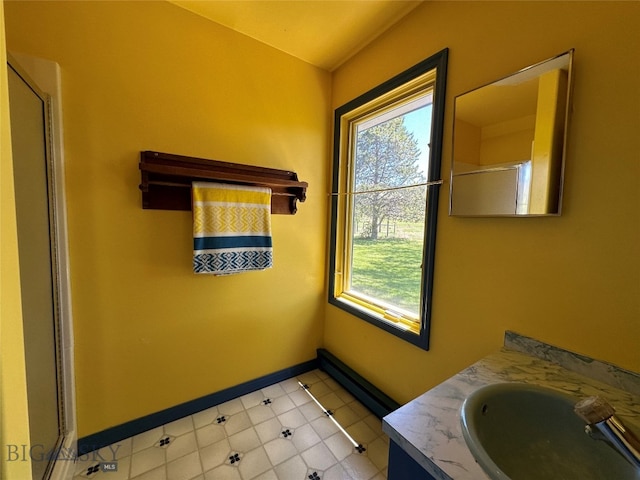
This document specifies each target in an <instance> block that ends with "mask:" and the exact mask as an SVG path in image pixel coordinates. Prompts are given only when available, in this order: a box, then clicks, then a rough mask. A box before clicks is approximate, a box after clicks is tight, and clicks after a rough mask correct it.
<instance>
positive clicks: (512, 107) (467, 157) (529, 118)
mask: <svg viewBox="0 0 640 480" xmlns="http://www.w3.org/2000/svg"><path fill="white" fill-rule="evenodd" d="M572 59H573V50H571V51H569V52H567V53H564V54H562V55H559V56H557V57H555V58H552V59H549V60H546V61H544V62H541V63H538V64H536V65H532V66H530V67H527V68H525V69H523V70H520V71H519V72H517V73H515V74H514V75H511V76H509V77H506V78H504V79H502V80H499V81H497V82H494V83H491V84H489V85H485V86H483V87H480V88H477V89H475V90H472V91H470V92H468V93H465V94H463V95H460V96H458V97H456V99H455V109H454V110H455V111H454V119H455V120H454V130H453V132H454V133H453V159H452V162H451V187H450V195H449V214H450V215H460V216H526V215H534V216H538V215H559V214H560V206H561V200H562V182H563V170H564V152H565V139H566V133H567V120H568V112H569V103H570V96H571V95H570V91H571V83H572V81H571V80H572V78H571V77H572V74H571V64H572Z"/></svg>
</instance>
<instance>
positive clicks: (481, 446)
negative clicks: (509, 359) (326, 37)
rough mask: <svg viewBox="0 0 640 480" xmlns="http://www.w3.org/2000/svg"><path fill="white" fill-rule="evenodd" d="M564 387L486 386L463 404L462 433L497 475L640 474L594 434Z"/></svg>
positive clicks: (619, 477)
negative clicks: (579, 415) (586, 431)
mask: <svg viewBox="0 0 640 480" xmlns="http://www.w3.org/2000/svg"><path fill="white" fill-rule="evenodd" d="M578 400H579V399H578V398H573V397H571V396H568V395H566V394H564V393H562V392H558V391H556V390H552V389H549V388H544V387H540V386H536V385H528V384H523V383H500V384H496V385H488V386H485V387H481V388H479V389H478V390H476V391H475V392H473V393H472V394H471V395H469V397H467V399H466V400H465V401H464V403H463V405H462V412H461V413H462V433H463V435H464V438H465V440H466V442H467V445H468V446H469V449H470V450H471V453H472V454H473V456H474V457H475V459H476V460H477V462H478V463H479V464H480V465H481V466H482V468H483V469H484V470H485V472H486V473H487V474H488V475H489V477H490V478H491V479H492V480H640V471H639V470H637V469H635V468H634V467H633V466H632V465H631V464H630V463H629V462H627V461H626V460H625V459H624V458H623V457H622V456H621V455H620V454H619V453H618V452H616V451H615V450H614V449H613V448H611V447H610V446H608V445H607V444H606V443H604V442H601V441H597V440H594V439H592V438H591V437H589V436H588V435H587V434H586V433H585V431H584V427H585V424H584V422H583V421H582V420H581V419H580V418H579V417H578V416H577V415H576V414H575V413H574V411H573V407H574V405H575V404H576V402H578Z"/></svg>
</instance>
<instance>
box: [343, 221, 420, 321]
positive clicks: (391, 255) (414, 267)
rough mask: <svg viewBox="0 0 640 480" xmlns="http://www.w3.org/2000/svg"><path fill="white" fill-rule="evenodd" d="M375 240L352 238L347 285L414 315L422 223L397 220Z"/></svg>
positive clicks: (416, 309) (418, 278) (418, 283)
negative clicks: (392, 226)
mask: <svg viewBox="0 0 640 480" xmlns="http://www.w3.org/2000/svg"><path fill="white" fill-rule="evenodd" d="M389 230H390V232H395V234H393V236H391V235H392V234H391V233H390V235H389V236H385V233H386V228H383V231H382V232H381V233H380V236H379V237H378V239H377V240H371V239H368V238H359V237H356V238H354V240H353V257H352V258H353V264H352V272H351V288H352V289H353V290H356V291H358V292H361V293H364V294H366V295H370V296H372V297H376V298H379V299H381V300H384V301H385V302H388V303H390V304H392V305H396V306H398V307H401V308H403V309H405V310H408V311H410V312H413V313H415V314H418V311H419V309H420V287H421V279H422V269H421V265H422V246H423V230H424V224H423V223H422V222H419V223H397V224H395V226H394V228H393V229H391V228H390V229H389Z"/></svg>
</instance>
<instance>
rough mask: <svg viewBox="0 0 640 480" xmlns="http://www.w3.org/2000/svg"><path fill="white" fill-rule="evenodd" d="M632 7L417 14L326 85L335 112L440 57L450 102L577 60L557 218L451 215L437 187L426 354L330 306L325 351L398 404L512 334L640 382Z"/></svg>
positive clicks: (548, 6) (639, 178)
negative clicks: (523, 71) (555, 59)
mask: <svg viewBox="0 0 640 480" xmlns="http://www.w3.org/2000/svg"><path fill="white" fill-rule="evenodd" d="M638 24H640V4H638V3H637V2H620V3H618V2H566V3H565V2H531V3H528V2H496V3H489V2H469V3H466V2H465V3H462V2H426V3H425V4H424V5H422V6H420V7H418V9H417V10H415V12H413V13H412V14H411V15H409V17H407V18H406V19H404V20H403V21H402V22H401V23H400V24H398V25H397V26H396V27H394V28H393V29H392V30H390V31H389V32H387V33H386V34H385V35H383V36H382V37H380V38H379V39H377V40H376V42H374V43H373V44H371V45H370V46H369V47H367V48H366V49H365V50H363V51H362V52H360V53H359V54H358V55H357V56H356V57H354V58H353V59H351V60H350V61H349V62H348V63H346V64H345V65H343V66H342V67H341V68H340V69H339V70H338V71H337V72H335V74H334V81H333V107H334V108H336V107H338V106H340V105H342V104H344V103H346V102H347V101H349V100H351V99H352V98H354V97H356V96H357V95H359V94H361V93H363V92H364V91H366V90H368V89H370V88H372V87H374V86H375V85H377V84H379V83H381V82H383V81H384V80H386V79H388V78H390V77H392V76H393V75H396V74H397V73H399V72H401V71H403V70H405V69H406V68H408V67H410V66H412V65H414V64H415V63H417V62H418V61H420V60H422V59H424V58H426V57H427V56H429V55H431V54H433V53H435V52H437V51H439V50H441V49H442V48H444V47H449V49H450V50H449V72H448V80H447V101H446V112H445V128H444V152H443V160H442V171H443V176H444V177H445V178H448V172H449V168H450V158H451V135H452V125H453V117H452V114H453V99H454V97H455V96H456V95H459V94H461V93H463V92H466V91H469V90H470V89H472V88H474V87H477V86H479V85H484V84H486V83H489V82H491V81H493V80H496V79H499V78H502V77H504V76H506V75H508V74H510V73H512V72H515V71H517V70H519V69H520V68H522V67H525V66H527V65H530V64H534V63H537V62H539V61H541V60H544V59H546V58H550V57H552V56H555V55H557V54H559V53H562V52H564V51H567V50H569V49H570V48H571V47H575V49H576V52H575V84H574V86H575V89H574V113H573V119H572V124H571V129H570V133H569V142H568V158H567V164H566V179H565V189H564V210H563V213H562V216H560V217H553V218H524V219H510V218H452V217H448V215H447V203H448V202H447V195H448V182H446V184H445V187H444V188H443V189H441V195H440V204H439V205H440V208H439V218H438V235H437V246H436V264H435V285H434V293H433V317H432V322H433V323H432V327H431V350H430V351H429V352H425V351H422V350H419V349H418V348H416V347H413V346H410V345H408V344H407V343H405V342H402V341H400V340H398V339H396V338H395V337H392V336H390V335H388V334H386V333H385V332H383V331H382V330H380V329H378V328H376V327H374V326H371V325H369V324H368V323H366V322H363V321H361V320H359V319H357V318H355V317H352V316H350V315H347V314H345V313H344V312H342V311H340V310H339V309H336V308H334V307H332V306H329V307H327V315H326V320H325V337H324V343H325V347H326V348H327V349H328V350H330V351H331V352H333V353H334V354H335V355H337V356H338V357H339V358H341V359H342V360H344V361H345V362H346V363H347V364H349V365H350V366H351V367H353V368H354V369H355V370H357V371H358V372H359V373H361V374H362V375H363V376H365V377H366V378H367V379H368V380H370V381H372V382H373V383H374V384H376V385H377V386H378V387H380V388H381V389H382V390H383V391H385V392H387V393H388V394H389V395H391V396H392V397H395V398H396V399H397V400H398V401H401V402H405V401H407V400H409V399H411V398H413V397H415V396H416V395H418V394H420V393H422V392H423V391H425V390H426V389H428V388H430V387H431V386H433V385H434V384H436V383H438V382H439V381H441V380H443V379H444V378H446V377H448V376H449V375H451V374H453V373H455V372H457V371H459V370H460V369H462V368H464V367H465V366H467V365H469V364H470V363H471V362H473V361H475V360H477V359H478V358H480V357H482V356H483V355H485V354H487V353H488V352H490V351H493V350H495V349H497V348H499V347H500V346H501V344H502V342H503V335H504V331H505V330H506V329H512V330H515V331H518V332H521V333H523V334H527V335H530V336H533V337H536V338H539V339H541V340H544V341H547V342H549V343H552V344H556V345H559V346H562V347H565V348H568V349H571V350H574V351H577V352H581V353H584V354H587V355H591V356H594V357H596V358H600V359H603V360H607V361H610V362H613V363H616V364H619V365H620V366H622V367H625V368H628V369H631V370H634V371H640V348H639V345H640V344H639V342H640V321H639V319H640V213H639V212H640V210H639V206H640V188H639V187H640V155H639V154H638V152H639V150H640V149H639V147H638V139H637V138H638V132H637V129H638V121H639V118H638V112H640V97H639V93H638V92H639V91H638V85H639V84H640V71H639V70H640V64H639V60H638V58H639V57H638V52H639V51H640V37H639V36H638V34H637V26H638Z"/></svg>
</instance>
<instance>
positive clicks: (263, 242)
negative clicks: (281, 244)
mask: <svg viewBox="0 0 640 480" xmlns="http://www.w3.org/2000/svg"><path fill="white" fill-rule="evenodd" d="M255 247H272V241H271V237H264V236H257V235H248V236H239V237H196V238H194V239H193V249H194V250H217V249H220V248H255Z"/></svg>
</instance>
